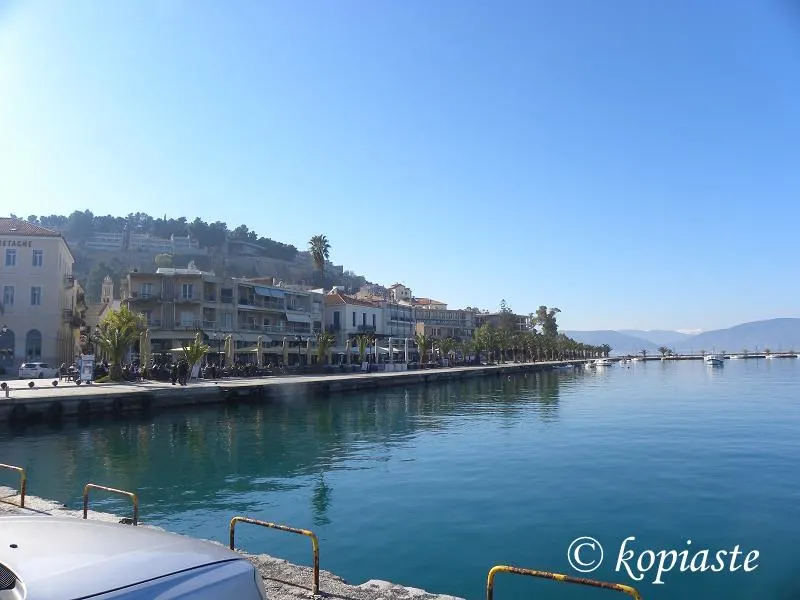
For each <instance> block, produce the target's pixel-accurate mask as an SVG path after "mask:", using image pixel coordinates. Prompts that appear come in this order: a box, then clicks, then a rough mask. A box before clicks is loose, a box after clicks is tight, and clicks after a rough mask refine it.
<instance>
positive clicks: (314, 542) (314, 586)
mask: <svg viewBox="0 0 800 600" xmlns="http://www.w3.org/2000/svg"><path fill="white" fill-rule="evenodd" d="M236 523H250V524H251V525H259V526H261V527H269V528H271V529H279V530H280V531H288V532H289V533H297V534H299V535H304V536H306V537H310V538H311V548H312V550H313V551H314V579H313V581H312V582H311V593H312V594H314V595H315V596H318V595H319V540H318V539H317V536H316V534H315V533H314V532H313V531H309V530H308V529H296V528H294V527H287V526H286V525H278V524H276V523H268V522H267V521H259V520H258V519H251V518H249V517H233V518H232V519H231V526H230V549H231V550H234V549H235V544H234V531H235V529H236Z"/></svg>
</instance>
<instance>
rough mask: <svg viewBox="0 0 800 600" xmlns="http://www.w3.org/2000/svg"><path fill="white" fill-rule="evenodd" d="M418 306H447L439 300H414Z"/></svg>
mask: <svg viewBox="0 0 800 600" xmlns="http://www.w3.org/2000/svg"><path fill="white" fill-rule="evenodd" d="M412 301H413V302H414V304H416V305H417V306H430V305H431V304H445V303H444V302H439V301H438V300H431V299H430V298H414V299H413V300H412Z"/></svg>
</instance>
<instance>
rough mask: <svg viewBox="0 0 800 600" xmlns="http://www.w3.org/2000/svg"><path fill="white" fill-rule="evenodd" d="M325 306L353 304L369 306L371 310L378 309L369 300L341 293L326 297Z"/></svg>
mask: <svg viewBox="0 0 800 600" xmlns="http://www.w3.org/2000/svg"><path fill="white" fill-rule="evenodd" d="M325 304H327V305H329V306H335V305H337V304H351V305H353V306H367V307H369V308H378V306H377V304H375V303H374V302H370V301H369V300H359V299H358V298H353V297H352V296H346V295H344V294H342V293H341V292H334V293H333V294H326V295H325Z"/></svg>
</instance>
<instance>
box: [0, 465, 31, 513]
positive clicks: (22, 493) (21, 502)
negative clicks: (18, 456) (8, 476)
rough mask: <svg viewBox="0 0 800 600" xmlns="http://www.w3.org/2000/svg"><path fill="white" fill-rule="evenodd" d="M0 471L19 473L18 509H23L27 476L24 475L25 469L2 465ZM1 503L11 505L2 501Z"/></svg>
mask: <svg viewBox="0 0 800 600" xmlns="http://www.w3.org/2000/svg"><path fill="white" fill-rule="evenodd" d="M0 469H8V470H9V471H16V472H17V473H19V506H20V508H25V490H26V489H27V488H28V476H27V475H26V474H25V469H23V468H22V467H15V466H14V465H4V464H0ZM3 502H5V503H6V504H11V502H8V501H7V500H3Z"/></svg>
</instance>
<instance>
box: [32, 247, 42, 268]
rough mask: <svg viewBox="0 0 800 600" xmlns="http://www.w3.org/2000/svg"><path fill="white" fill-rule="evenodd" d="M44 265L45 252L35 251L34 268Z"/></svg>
mask: <svg viewBox="0 0 800 600" xmlns="http://www.w3.org/2000/svg"><path fill="white" fill-rule="evenodd" d="M42 264H44V251H43V250H34V251H33V266H34V267H41V266H42Z"/></svg>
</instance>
